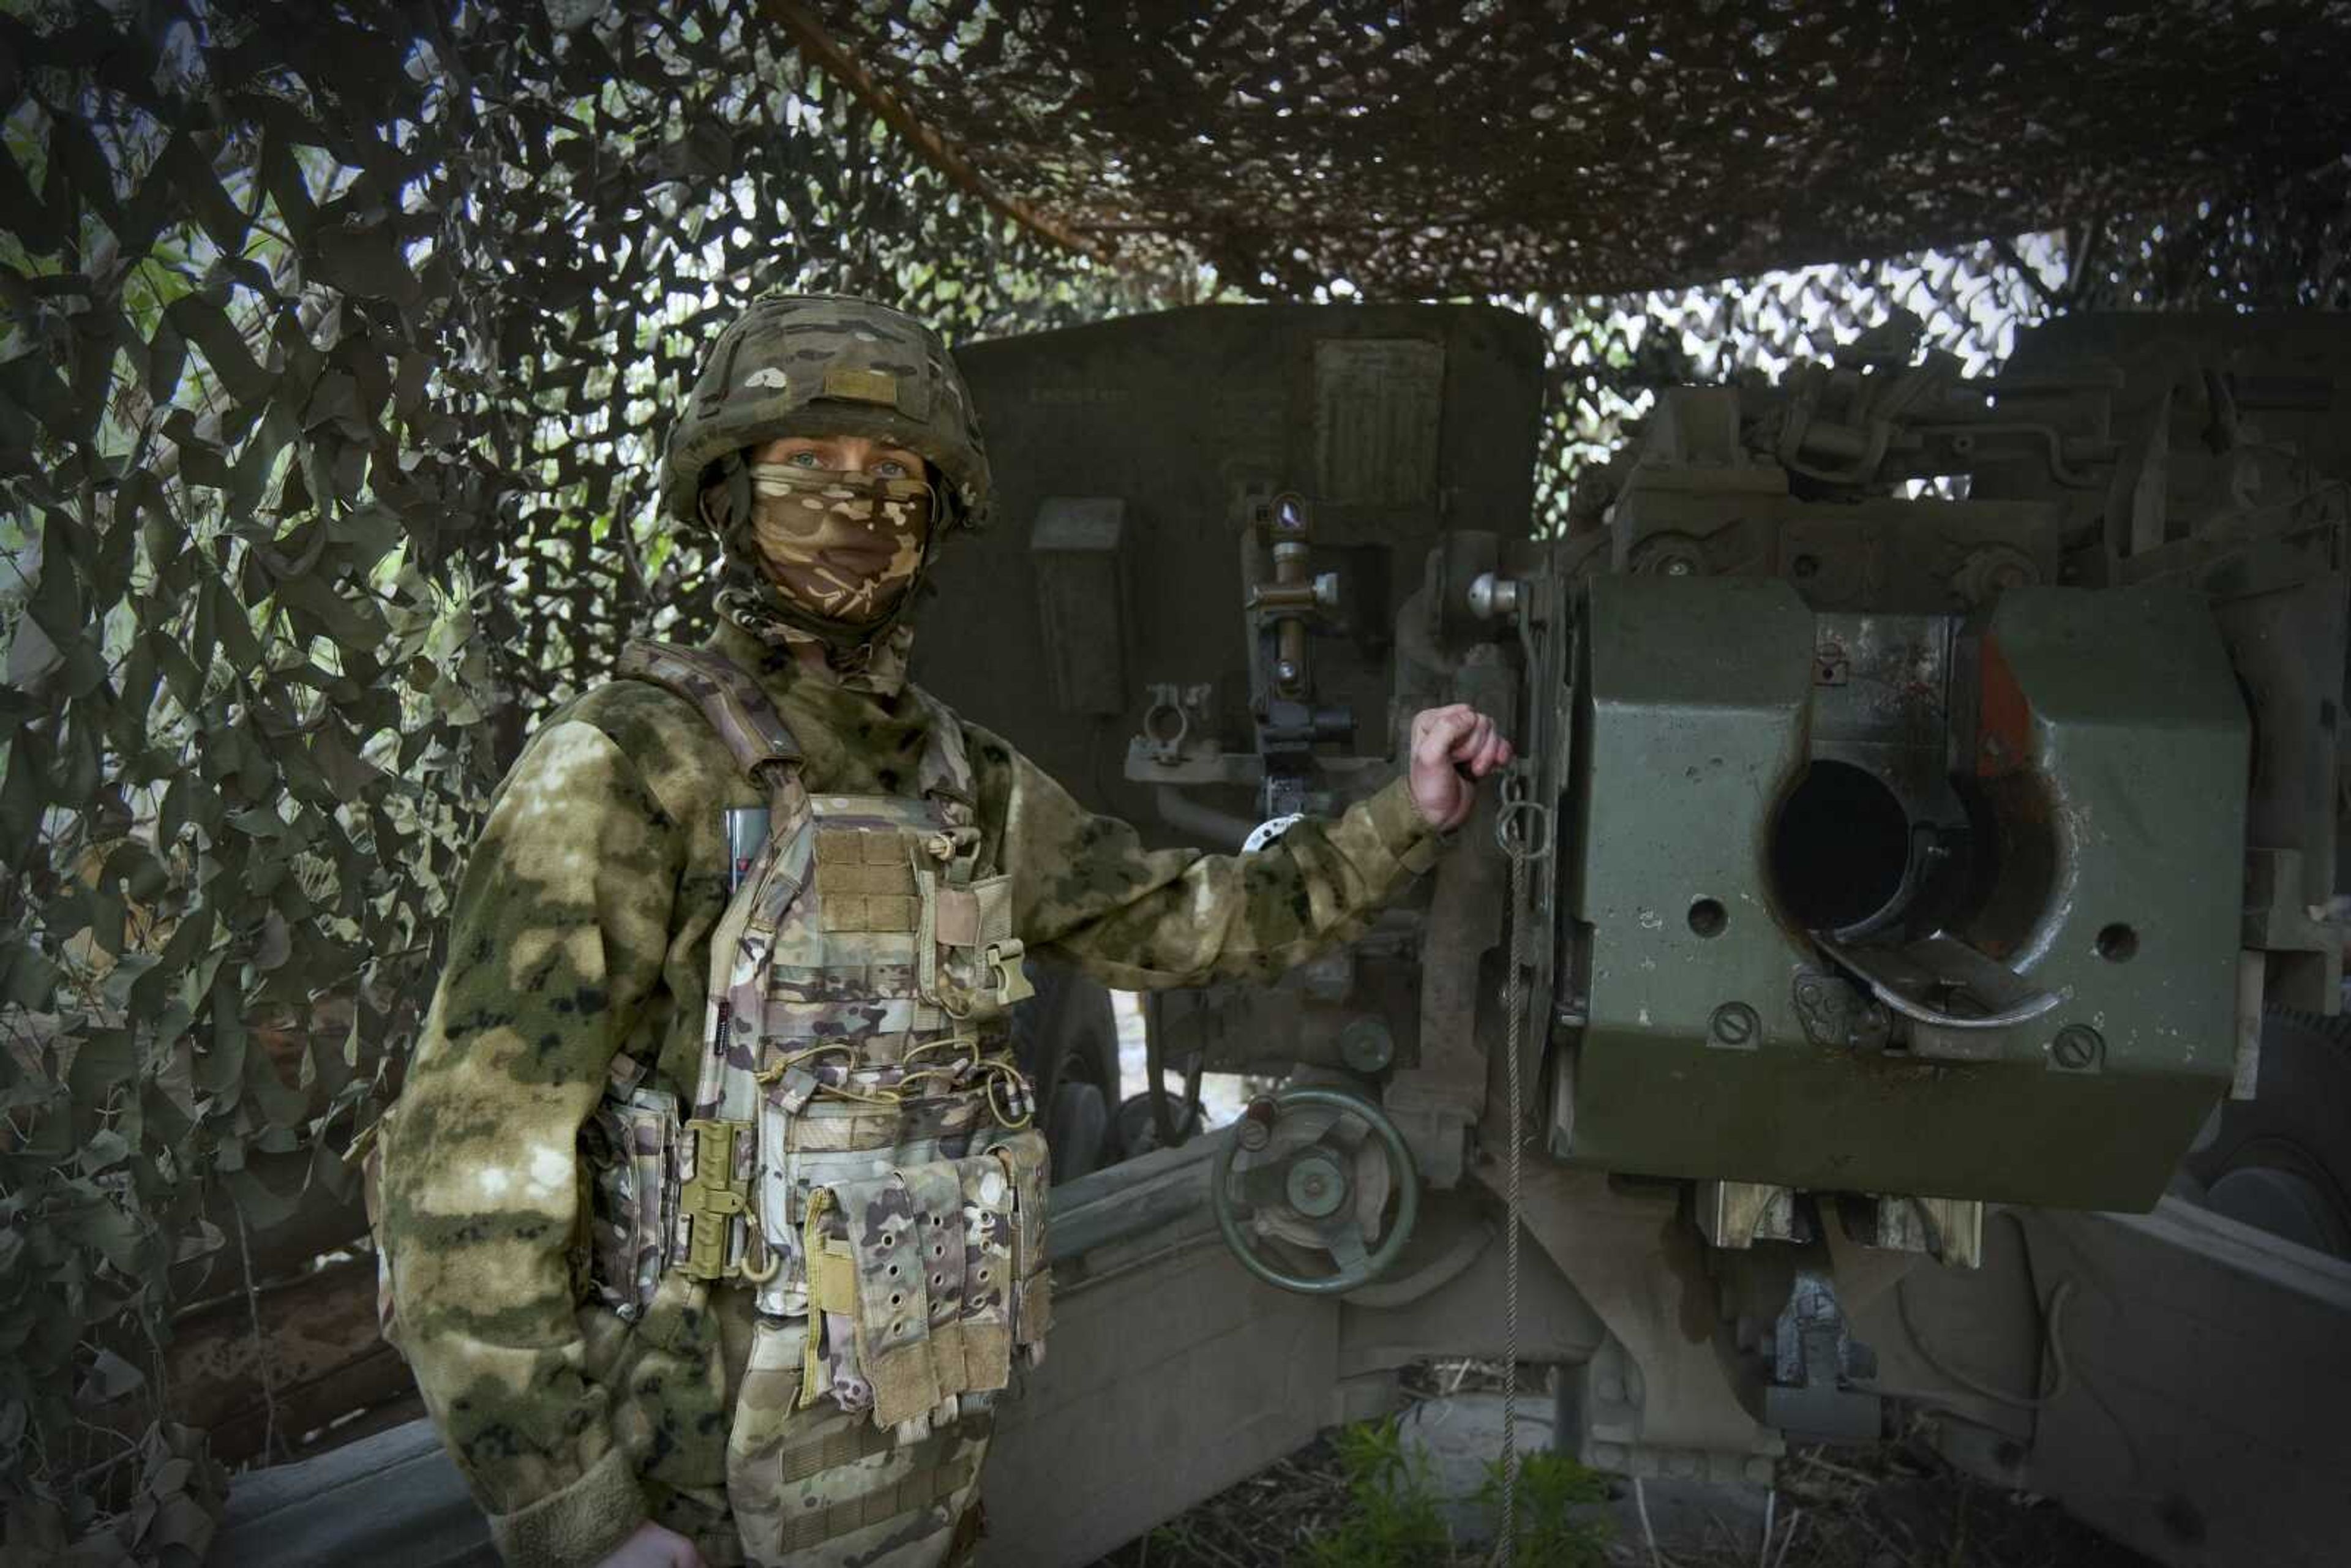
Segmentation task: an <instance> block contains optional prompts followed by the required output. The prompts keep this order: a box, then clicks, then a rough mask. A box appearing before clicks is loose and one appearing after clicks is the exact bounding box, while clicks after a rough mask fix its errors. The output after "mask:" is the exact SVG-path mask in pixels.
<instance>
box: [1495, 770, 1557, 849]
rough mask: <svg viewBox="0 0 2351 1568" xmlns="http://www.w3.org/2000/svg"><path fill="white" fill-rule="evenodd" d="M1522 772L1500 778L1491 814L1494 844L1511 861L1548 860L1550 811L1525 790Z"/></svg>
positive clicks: (1528, 787) (1528, 784)
mask: <svg viewBox="0 0 2351 1568" xmlns="http://www.w3.org/2000/svg"><path fill="white" fill-rule="evenodd" d="M1531 789H1532V785H1531V781H1530V780H1529V779H1528V778H1527V776H1526V775H1525V774H1523V773H1516V772H1513V773H1510V774H1508V775H1505V776H1504V778H1503V779H1502V802H1501V806H1500V808H1499V810H1496V812H1495V813H1494V845H1495V847H1496V848H1497V849H1499V850H1500V851H1501V852H1502V853H1503V854H1505V855H1507V856H1508V857H1510V859H1511V860H1513V861H1539V860H1544V859H1548V858H1549V857H1550V854H1551V852H1552V811H1551V808H1550V807H1549V806H1546V805H1544V804H1543V803H1542V802H1541V800H1536V799H1535V798H1534V797H1533V795H1532V794H1531V793H1530V792H1529V791H1530V790H1531Z"/></svg>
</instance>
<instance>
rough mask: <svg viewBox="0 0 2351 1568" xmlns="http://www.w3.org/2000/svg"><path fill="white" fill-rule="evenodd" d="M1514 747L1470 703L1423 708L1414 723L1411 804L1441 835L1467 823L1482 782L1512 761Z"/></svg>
mask: <svg viewBox="0 0 2351 1568" xmlns="http://www.w3.org/2000/svg"><path fill="white" fill-rule="evenodd" d="M1511 755H1512V754H1511V751H1510V742H1509V741H1508V740H1505V739H1504V738H1503V737H1502V733H1501V731H1499V730H1498V729H1496V728H1495V727H1494V721H1493V720H1492V719H1490V718H1488V717H1487V716H1485V715H1484V714H1481V713H1479V711H1478V710H1477V709H1476V708H1473V707H1471V706H1469V705H1468V703H1455V704H1454V705H1453V706H1450V707H1432V708H1423V709H1422V710H1421V711H1420V712H1418V713H1416V714H1415V715H1414V716H1413V719H1412V775H1411V777H1412V803H1413V806H1414V808H1415V809H1416V810H1418V811H1419V812H1420V814H1421V817H1422V819H1423V820H1424V821H1426V822H1427V823H1428V825H1429V826H1430V827H1432V828H1435V829H1436V830H1437V831H1439V832H1443V831H1446V830H1447V829H1448V828H1458V827H1459V826H1460V825H1461V824H1462V823H1463V822H1465V821H1468V819H1469V812H1470V810H1472V809H1473V808H1474V807H1476V805H1477V804H1478V785H1477V780H1479V779H1483V778H1484V777H1486V775H1487V774H1489V773H1491V772H1492V771H1494V769H1495V768H1499V767H1501V766H1502V765H1503V764H1505V763H1507V762H1509V761H1510V757H1511Z"/></svg>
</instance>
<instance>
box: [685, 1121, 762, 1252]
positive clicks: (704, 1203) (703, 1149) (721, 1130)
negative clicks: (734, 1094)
mask: <svg viewBox="0 0 2351 1568" xmlns="http://www.w3.org/2000/svg"><path fill="white" fill-rule="evenodd" d="M685 1131H686V1134H687V1135H688V1136H689V1137H691V1138H692V1139H693V1140H694V1179H693V1180H692V1181H689V1182H684V1183H682V1184H680V1186H679V1187H678V1195H677V1200H678V1207H679V1208H680V1209H681V1210H682V1211H683V1212H684V1215H685V1217H686V1221H687V1224H686V1245H685V1260H684V1263H682V1264H681V1265H680V1267H681V1268H682V1269H683V1270H684V1272H685V1274H686V1275H687V1276H688V1277H689V1278H691V1279H695V1280H726V1279H732V1278H733V1277H734V1276H735V1275H737V1274H739V1273H741V1272H742V1271H743V1270H742V1265H741V1264H739V1263H738V1264H735V1265H733V1266H731V1267H730V1266H729V1265H728V1263H727V1261H726V1241H727V1237H728V1234H729V1231H730V1230H731V1228H732V1223H731V1222H732V1221H734V1220H735V1219H737V1218H740V1217H741V1216H742V1215H743V1214H745V1213H746V1212H747V1211H748V1209H749V1207H750V1197H749V1195H748V1194H747V1192H746V1191H745V1190H744V1184H743V1183H742V1182H740V1181H737V1179H736V1178H735V1140H736V1139H737V1138H738V1137H741V1138H747V1137H749V1136H750V1135H751V1133H752V1127H751V1124H750V1123H748V1122H722V1121H716V1120H711V1119H708V1118H700V1117H698V1118H696V1119H695V1120H693V1121H690V1122H688V1123H686V1124H685Z"/></svg>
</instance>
